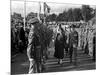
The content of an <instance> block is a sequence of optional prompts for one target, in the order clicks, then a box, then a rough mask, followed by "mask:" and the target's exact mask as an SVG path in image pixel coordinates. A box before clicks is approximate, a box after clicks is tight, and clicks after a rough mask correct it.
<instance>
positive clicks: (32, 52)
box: [27, 18, 41, 74]
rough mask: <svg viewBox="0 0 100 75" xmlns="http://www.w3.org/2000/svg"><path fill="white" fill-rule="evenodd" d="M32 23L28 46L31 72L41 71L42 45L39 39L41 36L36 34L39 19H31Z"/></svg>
mask: <svg viewBox="0 0 100 75" xmlns="http://www.w3.org/2000/svg"><path fill="white" fill-rule="evenodd" d="M29 23H30V24H31V29H30V32H29V36H28V42H29V43H28V48H27V55H28V58H29V61H30V67H29V74H31V73H37V72H40V70H39V65H40V64H39V62H40V50H41V45H40V41H39V36H38V34H36V31H35V30H36V25H37V24H39V20H38V19H37V18H34V19H31V20H29Z"/></svg>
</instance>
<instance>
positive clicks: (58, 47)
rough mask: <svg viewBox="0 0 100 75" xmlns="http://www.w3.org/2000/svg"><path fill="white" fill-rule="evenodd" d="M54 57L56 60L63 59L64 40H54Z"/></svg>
mask: <svg viewBox="0 0 100 75" xmlns="http://www.w3.org/2000/svg"><path fill="white" fill-rule="evenodd" d="M54 57H56V58H58V59H63V58H64V39H63V38H61V39H60V40H57V38H56V40H55V53H54Z"/></svg>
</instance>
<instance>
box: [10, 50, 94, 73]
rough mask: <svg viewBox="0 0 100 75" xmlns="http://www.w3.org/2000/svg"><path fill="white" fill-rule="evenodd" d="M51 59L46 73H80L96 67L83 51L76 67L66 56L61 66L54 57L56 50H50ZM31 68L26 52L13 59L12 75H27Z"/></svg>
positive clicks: (47, 62)
mask: <svg viewBox="0 0 100 75" xmlns="http://www.w3.org/2000/svg"><path fill="white" fill-rule="evenodd" d="M49 51H50V52H49V59H48V60H47V61H46V63H45V64H44V66H45V70H44V72H43V73H45V72H60V71H77V70H78V71H79V70H94V69H95V68H96V67H95V66H96V64H95V62H93V61H92V58H91V57H90V56H89V55H86V54H83V51H78V57H77V59H78V65H77V66H74V65H73V63H70V61H69V57H68V56H65V58H64V59H63V64H62V65H59V64H58V63H57V60H56V59H55V58H54V57H53V53H54V50H53V49H49ZM28 68H29V61H28V58H27V55H26V52H25V53H23V54H21V53H18V54H17V55H15V56H14V57H13V58H12V63H11V73H12V74H27V73H28Z"/></svg>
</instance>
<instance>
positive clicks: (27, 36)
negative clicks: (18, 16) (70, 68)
mask: <svg viewBox="0 0 100 75" xmlns="http://www.w3.org/2000/svg"><path fill="white" fill-rule="evenodd" d="M29 25H30V28H29V29H27V30H24V28H23V24H22V23H18V25H13V26H12V28H11V52H13V51H15V50H17V51H18V52H21V53H23V52H24V50H27V56H28V59H29V61H30V67H29V73H39V72H41V71H42V63H41V61H42V58H41V57H42V55H41V53H43V52H42V49H41V48H42V45H41V44H42V43H41V40H40V38H41V37H40V36H39V35H38V34H37V30H38V27H37V25H40V22H39V20H38V19H37V18H34V19H33V20H32V21H31V22H29ZM69 29H70V32H68V31H67V32H68V34H66V31H65V30H64V29H63V28H62V25H61V24H59V32H57V35H56V39H54V48H55V52H54V57H56V58H57V59H58V64H62V63H63V61H62V59H63V58H64V50H65V51H66V54H69V57H70V63H72V56H73V55H74V56H73V57H74V64H75V65H77V50H78V45H79V33H78V31H77V28H76V27H75V25H74V24H72V25H70V27H69ZM94 35H95V34H94ZM82 49H84V53H87V54H88V52H87V51H88V42H86V45H85V47H83V46H82ZM95 59H96V36H94V37H93V60H94V61H95Z"/></svg>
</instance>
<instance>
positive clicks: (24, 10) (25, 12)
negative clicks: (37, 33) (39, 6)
mask: <svg viewBox="0 0 100 75" xmlns="http://www.w3.org/2000/svg"><path fill="white" fill-rule="evenodd" d="M25 17H26V0H25V1H24V30H25V23H26V20H25Z"/></svg>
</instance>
